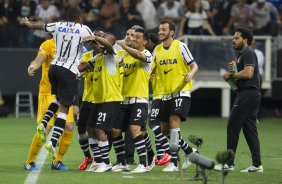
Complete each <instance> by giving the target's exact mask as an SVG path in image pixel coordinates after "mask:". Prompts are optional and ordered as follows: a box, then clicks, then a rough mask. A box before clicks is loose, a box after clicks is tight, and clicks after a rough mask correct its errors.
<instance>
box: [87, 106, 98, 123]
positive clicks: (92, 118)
mask: <svg viewBox="0 0 282 184" xmlns="http://www.w3.org/2000/svg"><path fill="white" fill-rule="evenodd" d="M96 123H97V104H93V105H92V107H91V110H90V113H89V116H88V119H87V123H86V124H87V126H88V127H91V128H94V127H95V126H96Z"/></svg>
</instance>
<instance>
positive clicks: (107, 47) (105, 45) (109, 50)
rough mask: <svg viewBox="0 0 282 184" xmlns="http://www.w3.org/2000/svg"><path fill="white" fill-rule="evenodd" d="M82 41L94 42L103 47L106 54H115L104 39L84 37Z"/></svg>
mask: <svg viewBox="0 0 282 184" xmlns="http://www.w3.org/2000/svg"><path fill="white" fill-rule="evenodd" d="M83 40H84V41H90V42H91V41H96V42H98V43H100V44H101V45H103V46H104V47H105V49H106V51H107V53H109V54H115V50H114V48H113V46H112V45H111V43H110V42H109V41H108V40H106V39H105V38H102V37H98V36H87V37H84V38H83Z"/></svg>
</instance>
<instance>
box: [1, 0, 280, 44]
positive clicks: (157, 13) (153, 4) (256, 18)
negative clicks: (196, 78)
mask: <svg viewBox="0 0 282 184" xmlns="http://www.w3.org/2000/svg"><path fill="white" fill-rule="evenodd" d="M281 5H282V2H281V1H277V0H272V1H271V0H0V47H38V46H39V45H40V44H41V43H42V42H43V41H44V40H45V39H46V37H47V35H46V33H45V32H42V31H33V30H31V29H29V28H27V27H24V26H21V25H19V19H20V17H28V18H29V19H30V20H33V21H40V22H44V23H49V22H54V21H57V20H62V19H65V16H64V15H65V12H66V10H67V9H68V8H69V7H72V6H79V7H81V9H82V10H83V12H84V15H83V23H84V24H86V25H88V26H89V27H90V28H91V29H92V30H94V29H95V28H98V27H99V28H102V29H104V30H105V31H108V32H112V33H113V34H114V35H116V36H117V38H119V39H121V38H123V37H124V34H125V31H126V30H127V28H128V27H131V26H133V25H135V24H138V25H141V26H144V27H145V29H146V30H148V31H151V32H157V29H158V28H157V26H158V23H159V21H160V20H162V19H165V18H171V19H173V20H174V21H175V23H177V34H176V36H182V35H187V34H190V35H231V34H233V31H234V28H237V27H245V28H249V29H251V30H253V33H254V35H271V36H277V35H278V34H279V32H280V28H281V15H282V7H281Z"/></svg>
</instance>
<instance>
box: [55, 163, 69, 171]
mask: <svg viewBox="0 0 282 184" xmlns="http://www.w3.org/2000/svg"><path fill="white" fill-rule="evenodd" d="M51 169H52V170H60V171H68V170H69V168H67V167H66V166H65V165H64V164H63V163H62V162H61V161H58V162H57V163H52V165H51Z"/></svg>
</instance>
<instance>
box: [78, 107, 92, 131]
mask: <svg viewBox="0 0 282 184" xmlns="http://www.w3.org/2000/svg"><path fill="white" fill-rule="evenodd" d="M93 106H94V104H93V103H90V102H82V103H81V106H80V109H79V119H78V120H77V122H76V125H77V126H80V127H87V123H88V119H89V117H90V113H91V109H92V107H93Z"/></svg>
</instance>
